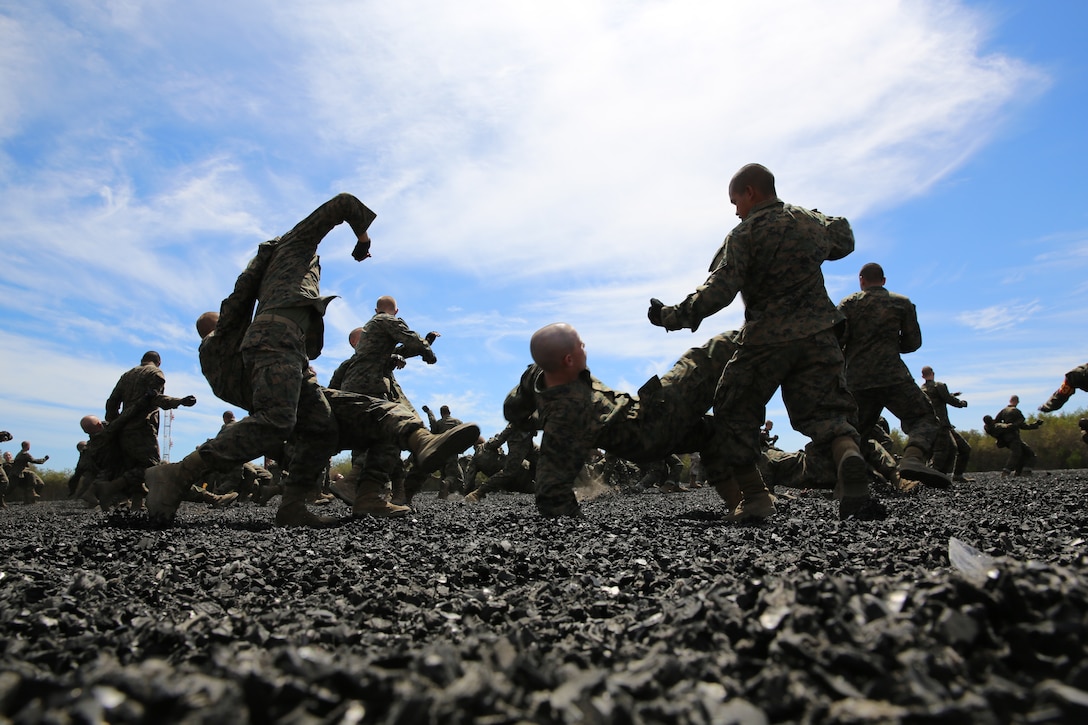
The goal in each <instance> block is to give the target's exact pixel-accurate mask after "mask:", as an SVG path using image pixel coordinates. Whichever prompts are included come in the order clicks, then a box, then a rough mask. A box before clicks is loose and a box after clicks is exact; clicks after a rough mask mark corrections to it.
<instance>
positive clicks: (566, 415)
mask: <svg viewBox="0 0 1088 725" xmlns="http://www.w3.org/2000/svg"><path fill="white" fill-rule="evenodd" d="M564 387H565V389H564V390H563V391H562V392H561V393H559V394H556V393H555V391H554V389H553V390H550V391H549V395H548V399H547V400H546V401H545V402H544V403H543V404H542V406H541V411H540V412H541V422H542V425H543V437H542V438H541V441H540V459H539V460H538V461H537V465H536V490H537V500H538V501H540V500H543V501H546V502H556V503H557V504H558V503H559V502H562V501H566V500H568V499H569V498H570V497H572V496H573V490H574V480H575V479H576V478H577V477H578V474H579V473H580V472H581V470H582V466H584V465H585V463H586V461H587V460H588V458H589V450H590V443H591V442H590V440H589V436H590V431H591V419H592V415H593V408H592V406H591V405H590V404H589V400H588V399H587V396H589V395H592V391H591V390H590V389H589V388H588V386H586V385H579V384H578V383H577V382H575V383H571V384H568V385H567V386H564Z"/></svg>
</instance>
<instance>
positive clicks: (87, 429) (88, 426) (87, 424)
mask: <svg viewBox="0 0 1088 725" xmlns="http://www.w3.org/2000/svg"><path fill="white" fill-rule="evenodd" d="M79 427H80V430H82V431H83V432H84V433H86V434H87V435H91V434H93V433H101V432H102V429H103V428H104V427H105V426H103V425H102V421H101V420H99V418H98V416H97V415H85V416H83V417H82V418H80V419H79Z"/></svg>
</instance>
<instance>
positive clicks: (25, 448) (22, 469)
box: [8, 441, 49, 504]
mask: <svg viewBox="0 0 1088 725" xmlns="http://www.w3.org/2000/svg"><path fill="white" fill-rule="evenodd" d="M48 460H49V456H42V457H41V458H35V457H34V456H32V455H30V443H29V441H23V445H22V450H20V451H19V452H18V453H16V454H15V458H14V459H13V460H12V462H11V466H10V467H9V468H8V478H9V479H10V480H11V485H12V486H14V487H15V488H18V489H21V490H22V493H23V503H27V504H30V503H37V501H38V499H39V498H41V491H42V489H44V488H45V482H44V481H42V479H41V476H39V475H38V474H37V473H35V472H34V471H33V470H32V469H31V468H30V464H32V463H33V464H34V465H36V466H40V465H42V464H43V463H45V462H46V461H48Z"/></svg>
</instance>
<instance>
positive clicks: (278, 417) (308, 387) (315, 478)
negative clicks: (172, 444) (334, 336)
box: [199, 317, 339, 486]
mask: <svg viewBox="0 0 1088 725" xmlns="http://www.w3.org/2000/svg"><path fill="white" fill-rule="evenodd" d="M305 346H306V342H305V336H304V333H303V332H302V330H301V329H300V328H299V327H298V326H297V325H295V324H293V323H291V322H289V321H286V320H282V319H278V318H276V319H269V318H267V317H265V318H261V317H258V318H257V319H255V320H254V321H253V323H252V324H251V325H250V326H249V331H248V332H247V333H246V338H245V342H244V343H243V348H242V356H243V358H244V360H245V366H246V368H247V369H248V370H249V371H250V390H251V401H252V406H253V413H252V414H251V415H248V416H246V417H245V418H242V419H241V420H239V421H237V422H236V423H235V424H234V425H232V426H229V427H228V428H227V429H226V430H224V431H223V432H222V433H220V434H219V435H217V436H216V437H215V438H213V439H211V440H209V441H207V442H205V443H204V444H202V445H201V446H200V448H199V451H200V455H201V458H202V459H203V460H204V462H205V463H206V464H207V465H208V467H209V468H211V469H212V470H215V471H229V470H230V469H232V468H234V467H235V466H236V465H238V464H240V463H244V462H246V461H251V460H254V459H256V458H259V457H261V456H263V455H265V454H266V453H267V452H268V451H272V450H276V449H278V448H279V446H280V445H281V444H282V443H283V442H284V441H286V440H288V439H291V440H293V441H294V443H295V456H294V460H293V463H292V466H291V477H290V478H289V479H288V485H291V486H295V485H299V486H319V485H320V477H321V476H322V475H323V473H324V470H325V466H326V465H327V464H328V460H329V458H330V457H331V456H333V455H334V454H336V453H337V452H339V449H338V448H337V427H336V420H335V419H334V418H333V415H332V409H331V408H330V407H329V403H328V401H327V400H326V399H325V396H324V394H323V393H322V390H323V388H321V386H320V385H318V383H317V379H316V378H314V377H313V376H312V375H310V373H309V364H308V362H307V358H306V351H305Z"/></svg>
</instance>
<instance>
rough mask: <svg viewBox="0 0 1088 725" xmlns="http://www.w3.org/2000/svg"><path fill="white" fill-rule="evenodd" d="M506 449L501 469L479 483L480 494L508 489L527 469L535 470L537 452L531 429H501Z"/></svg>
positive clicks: (508, 427)
mask: <svg viewBox="0 0 1088 725" xmlns="http://www.w3.org/2000/svg"><path fill="white" fill-rule="evenodd" d="M503 434H505V438H506V441H505V442H506V447H507V449H508V451H507V454H506V457H505V459H504V460H503V463H502V469H501V470H499V471H498V472H497V473H495V474H494V475H492V476H490V477H488V479H487V480H486V481H484V482H483V483H482V484H480V494H481V495H485V494H488V493H491V492H492V491H497V490H499V489H503V488H506V489H509V488H510V487H511V486H512V485H514V484H515V482H520V481H521V479H523V478H525V474H526V472H527V471H528V470H532V471H533V472H534V473H535V471H536V464H537V461H538V456H539V453H538V452H537V450H536V446H535V445H534V444H533V433H532V431H525V430H519V429H517V428H515V427H513V426H510V425H508V426H506V428H504V429H503Z"/></svg>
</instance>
